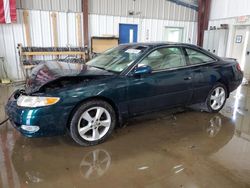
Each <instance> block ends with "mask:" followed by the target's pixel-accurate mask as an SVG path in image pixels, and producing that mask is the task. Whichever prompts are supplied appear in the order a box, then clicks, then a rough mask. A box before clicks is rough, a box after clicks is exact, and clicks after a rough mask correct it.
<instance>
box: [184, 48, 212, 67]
mask: <svg viewBox="0 0 250 188" xmlns="http://www.w3.org/2000/svg"><path fill="white" fill-rule="evenodd" d="M186 52H187V55H188V58H189V63H190V64H191V65H196V64H201V63H208V62H212V61H214V59H213V58H211V57H209V56H207V55H205V54H203V53H201V52H198V51H196V50H193V49H189V48H186Z"/></svg>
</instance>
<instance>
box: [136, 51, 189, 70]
mask: <svg viewBox="0 0 250 188" xmlns="http://www.w3.org/2000/svg"><path fill="white" fill-rule="evenodd" d="M145 65H146V66H150V67H151V68H152V70H153V71H158V70H164V69H171V68H178V67H183V66H186V61H185V56H184V54H183V52H182V50H181V49H180V48H177V47H168V48H160V49H157V50H155V51H153V52H152V53H150V54H149V55H148V56H147V57H146V58H144V59H143V60H142V61H141V62H140V63H139V65H138V66H145Z"/></svg>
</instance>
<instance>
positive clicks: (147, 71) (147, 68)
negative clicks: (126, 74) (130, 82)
mask: <svg viewBox="0 0 250 188" xmlns="http://www.w3.org/2000/svg"><path fill="white" fill-rule="evenodd" d="M151 72H152V68H151V67H150V66H146V65H145V66H141V67H137V68H135V71H134V75H142V74H150V73H151Z"/></svg>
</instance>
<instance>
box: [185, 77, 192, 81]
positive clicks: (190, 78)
mask: <svg viewBox="0 0 250 188" xmlns="http://www.w3.org/2000/svg"><path fill="white" fill-rule="evenodd" d="M184 80H192V77H191V76H189V77H185V78H184Z"/></svg>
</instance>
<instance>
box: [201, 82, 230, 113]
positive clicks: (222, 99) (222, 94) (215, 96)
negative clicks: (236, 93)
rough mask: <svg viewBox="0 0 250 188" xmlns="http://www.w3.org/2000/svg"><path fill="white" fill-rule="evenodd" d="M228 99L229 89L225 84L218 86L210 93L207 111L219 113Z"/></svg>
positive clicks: (207, 100)
mask: <svg viewBox="0 0 250 188" xmlns="http://www.w3.org/2000/svg"><path fill="white" fill-rule="evenodd" d="M226 99H227V89H226V87H225V86H224V85H223V84H220V83H218V84H216V85H215V86H214V87H213V88H212V90H211V91H210V92H209V94H208V96H207V99H206V104H205V105H206V109H207V111H208V112H213V113H217V112H219V111H220V110H221V109H222V108H223V107H224V105H225V103H226Z"/></svg>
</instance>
